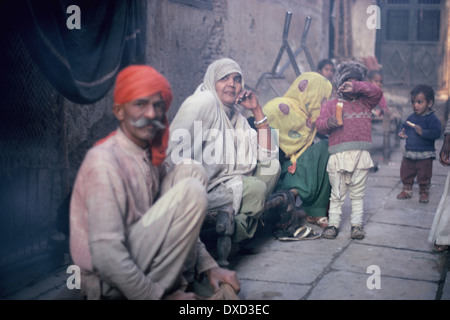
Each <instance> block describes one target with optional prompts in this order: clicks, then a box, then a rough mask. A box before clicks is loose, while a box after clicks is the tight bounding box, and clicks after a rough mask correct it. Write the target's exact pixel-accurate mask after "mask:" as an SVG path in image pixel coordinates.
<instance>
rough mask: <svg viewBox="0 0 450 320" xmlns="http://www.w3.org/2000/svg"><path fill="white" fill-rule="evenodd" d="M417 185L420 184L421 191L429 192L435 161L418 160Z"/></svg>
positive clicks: (429, 159) (430, 159)
mask: <svg viewBox="0 0 450 320" xmlns="http://www.w3.org/2000/svg"><path fill="white" fill-rule="evenodd" d="M416 168H417V183H418V184H419V187H420V190H421V191H425V192H428V189H429V187H430V184H431V176H432V175H433V159H432V158H428V159H423V160H417V162H416Z"/></svg>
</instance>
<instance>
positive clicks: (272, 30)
mask: <svg viewBox="0 0 450 320" xmlns="http://www.w3.org/2000/svg"><path fill="white" fill-rule="evenodd" d="M147 6H148V7H147V11H148V18H147V36H148V39H147V63H148V64H150V65H152V66H153V67H155V68H156V69H157V70H159V71H160V72H161V73H162V74H164V75H165V76H166V77H167V78H168V80H169V81H170V83H171V85H172V89H173V94H174V100H173V103H172V107H171V110H170V111H169V115H168V116H169V119H170V120H171V119H173V117H174V115H175V113H176V111H177V110H178V108H179V106H180V105H181V103H182V102H183V101H184V99H186V98H187V97H188V96H189V95H191V94H192V93H193V92H194V90H195V88H196V87H197V86H198V85H199V84H200V83H201V82H202V80H203V76H204V74H205V71H206V68H207V67H208V65H209V64H210V63H211V62H213V61H214V60H216V59H218V58H221V57H230V58H233V59H235V60H236V61H237V62H238V63H239V64H240V65H241V67H242V69H243V72H244V77H245V79H246V82H247V84H248V85H249V86H252V87H254V86H255V85H256V83H257V81H258V78H259V76H260V75H261V74H262V73H263V72H268V71H270V70H271V69H272V66H273V64H274V62H275V59H276V56H277V54H278V52H279V50H280V47H281V45H282V34H283V27H284V20H285V15H286V12H287V11H290V12H292V20H291V25H290V31H289V39H288V40H289V44H290V46H291V47H292V50H293V51H295V50H296V49H297V48H298V47H299V46H300V42H301V37H302V33H303V29H304V24H305V20H306V17H307V16H311V17H312V23H311V27H310V30H309V34H308V40H307V46H308V48H309V51H310V52H311V55H312V57H313V59H314V63H315V64H317V63H318V62H319V60H320V59H323V58H327V53H328V16H329V1H328V0H324V1H309V0H245V1H242V0H214V1H213V10H207V9H198V8H194V7H191V6H188V5H183V4H179V3H175V2H172V1H170V0H158V1H148V3H147ZM287 60H288V59H287V53H286V52H285V53H284V55H283V59H282V60H281V62H280V66H282V65H284V63H285V62H286V61H287ZM297 62H298V64H299V67H300V71H301V72H305V71H310V70H311V69H310V67H309V65H308V63H307V60H306V58H305V55H304V54H303V53H301V54H300V55H298V56H297ZM285 76H286V83H287V84H289V83H290V82H291V81H293V80H294V79H295V74H294V72H293V69H292V68H291V67H289V68H288V69H286V72H285ZM263 102H264V101H261V103H263ZM112 103H113V100H112V91H111V92H110V93H109V94H108V95H107V96H106V97H105V98H104V99H102V100H101V101H99V102H97V103H95V104H93V105H84V106H82V105H77V104H74V103H71V102H69V101H65V109H66V123H67V129H66V130H67V143H68V164H69V168H70V170H69V185H72V184H73V181H74V179H75V176H76V171H77V170H78V167H79V165H80V163H81V161H82V159H83V157H84V155H85V153H86V151H87V150H88V149H89V148H90V147H91V146H92V144H93V143H94V142H95V141H97V140H98V139H100V138H102V137H103V136H105V135H107V134H108V133H109V132H110V131H112V130H113V129H115V127H116V126H117V121H116V120H115V118H114V116H113V115H112V113H111V108H112Z"/></svg>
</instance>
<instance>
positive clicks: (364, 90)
mask: <svg viewBox="0 0 450 320" xmlns="http://www.w3.org/2000/svg"><path fill="white" fill-rule="evenodd" d="M351 93H352V94H355V95H356V96H357V98H356V99H355V100H353V101H347V100H343V101H342V102H343V109H342V119H343V122H344V125H343V126H340V127H337V128H334V129H330V128H329V127H328V124H327V121H328V118H330V117H336V104H337V102H338V99H333V100H330V101H328V102H327V103H326V104H325V105H323V106H322V109H321V110H320V116H319V117H318V118H317V120H316V127H317V131H318V132H319V133H321V134H325V135H328V136H329V138H328V139H329V148H328V151H329V152H330V154H333V153H338V152H342V151H347V150H370V148H371V147H372V115H371V110H372V109H373V108H375V107H376V106H377V104H378V103H379V102H380V99H381V97H382V96H383V91H382V90H381V89H380V88H379V87H377V86H376V85H373V84H371V83H368V82H365V81H355V82H353V90H352V92H351Z"/></svg>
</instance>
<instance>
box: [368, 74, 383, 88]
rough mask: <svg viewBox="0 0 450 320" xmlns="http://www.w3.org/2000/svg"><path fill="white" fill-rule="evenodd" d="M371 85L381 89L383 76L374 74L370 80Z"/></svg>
mask: <svg viewBox="0 0 450 320" xmlns="http://www.w3.org/2000/svg"><path fill="white" fill-rule="evenodd" d="M370 82H371V83H373V84H374V85H376V86H378V87H379V88H382V87H383V76H382V75H381V74H375V75H374V76H373V78H372V80H370Z"/></svg>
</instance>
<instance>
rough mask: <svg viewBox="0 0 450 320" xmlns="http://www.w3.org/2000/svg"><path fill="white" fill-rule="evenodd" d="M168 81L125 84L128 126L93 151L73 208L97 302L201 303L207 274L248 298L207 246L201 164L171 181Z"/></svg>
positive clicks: (138, 78)
mask: <svg viewBox="0 0 450 320" xmlns="http://www.w3.org/2000/svg"><path fill="white" fill-rule="evenodd" d="M171 101H172V91H171V88H170V85H169V83H168V81H167V80H166V79H165V78H164V76H162V75H161V74H160V73H159V72H157V71H156V70H155V69H153V68H151V67H149V66H142V65H139V66H138V65H134V66H129V67H127V68H125V69H123V70H122V71H121V72H120V73H119V74H118V76H117V79H116V86H115V89H114V107H113V112H114V114H115V116H116V118H117V119H118V120H119V128H118V129H117V130H116V131H114V132H113V133H112V134H110V135H109V136H108V137H106V138H105V139H103V140H101V141H99V142H98V143H97V144H96V145H95V146H94V147H93V148H92V149H90V150H89V151H88V153H87V154H86V157H85V159H84V160H83V163H82V165H81V167H80V169H79V172H78V175H77V178H76V181H75V185H74V189H73V194H72V200H71V207H70V232H71V235H70V252H71V255H72V259H73V261H74V263H75V264H76V265H77V266H79V267H80V270H81V275H82V276H81V289H82V291H83V293H84V294H85V295H86V296H87V298H88V299H123V298H126V299H196V298H198V296H196V295H195V294H194V293H189V292H185V289H186V288H187V285H188V283H190V282H192V281H193V280H194V277H195V272H196V273H197V275H200V274H201V273H203V272H204V273H205V274H206V275H207V276H208V279H209V283H210V284H211V286H212V288H213V289H214V290H218V289H219V284H220V283H223V282H225V283H228V284H230V285H231V286H232V287H233V288H234V289H235V291H239V288H240V287H239V286H240V285H239V281H238V279H237V277H236V274H235V272H233V271H230V270H226V269H222V268H220V267H219V266H218V265H217V263H216V262H215V261H214V259H213V258H212V257H211V256H210V255H209V253H208V252H207V251H206V248H205V246H204V244H203V243H202V242H201V241H200V239H199V236H198V235H199V232H200V228H201V226H202V223H203V219H204V217H205V213H206V208H207V198H206V189H205V186H206V184H207V182H208V181H207V176H206V172H205V171H204V169H203V168H202V166H201V165H197V164H180V165H179V166H177V167H176V168H175V170H172V171H170V173H168V174H165V173H164V170H163V168H162V166H160V165H161V164H162V162H163V160H164V158H165V156H166V148H167V142H168V130H169V126H168V120H167V117H166V112H167V110H168V109H169V107H170V103H171Z"/></svg>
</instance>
